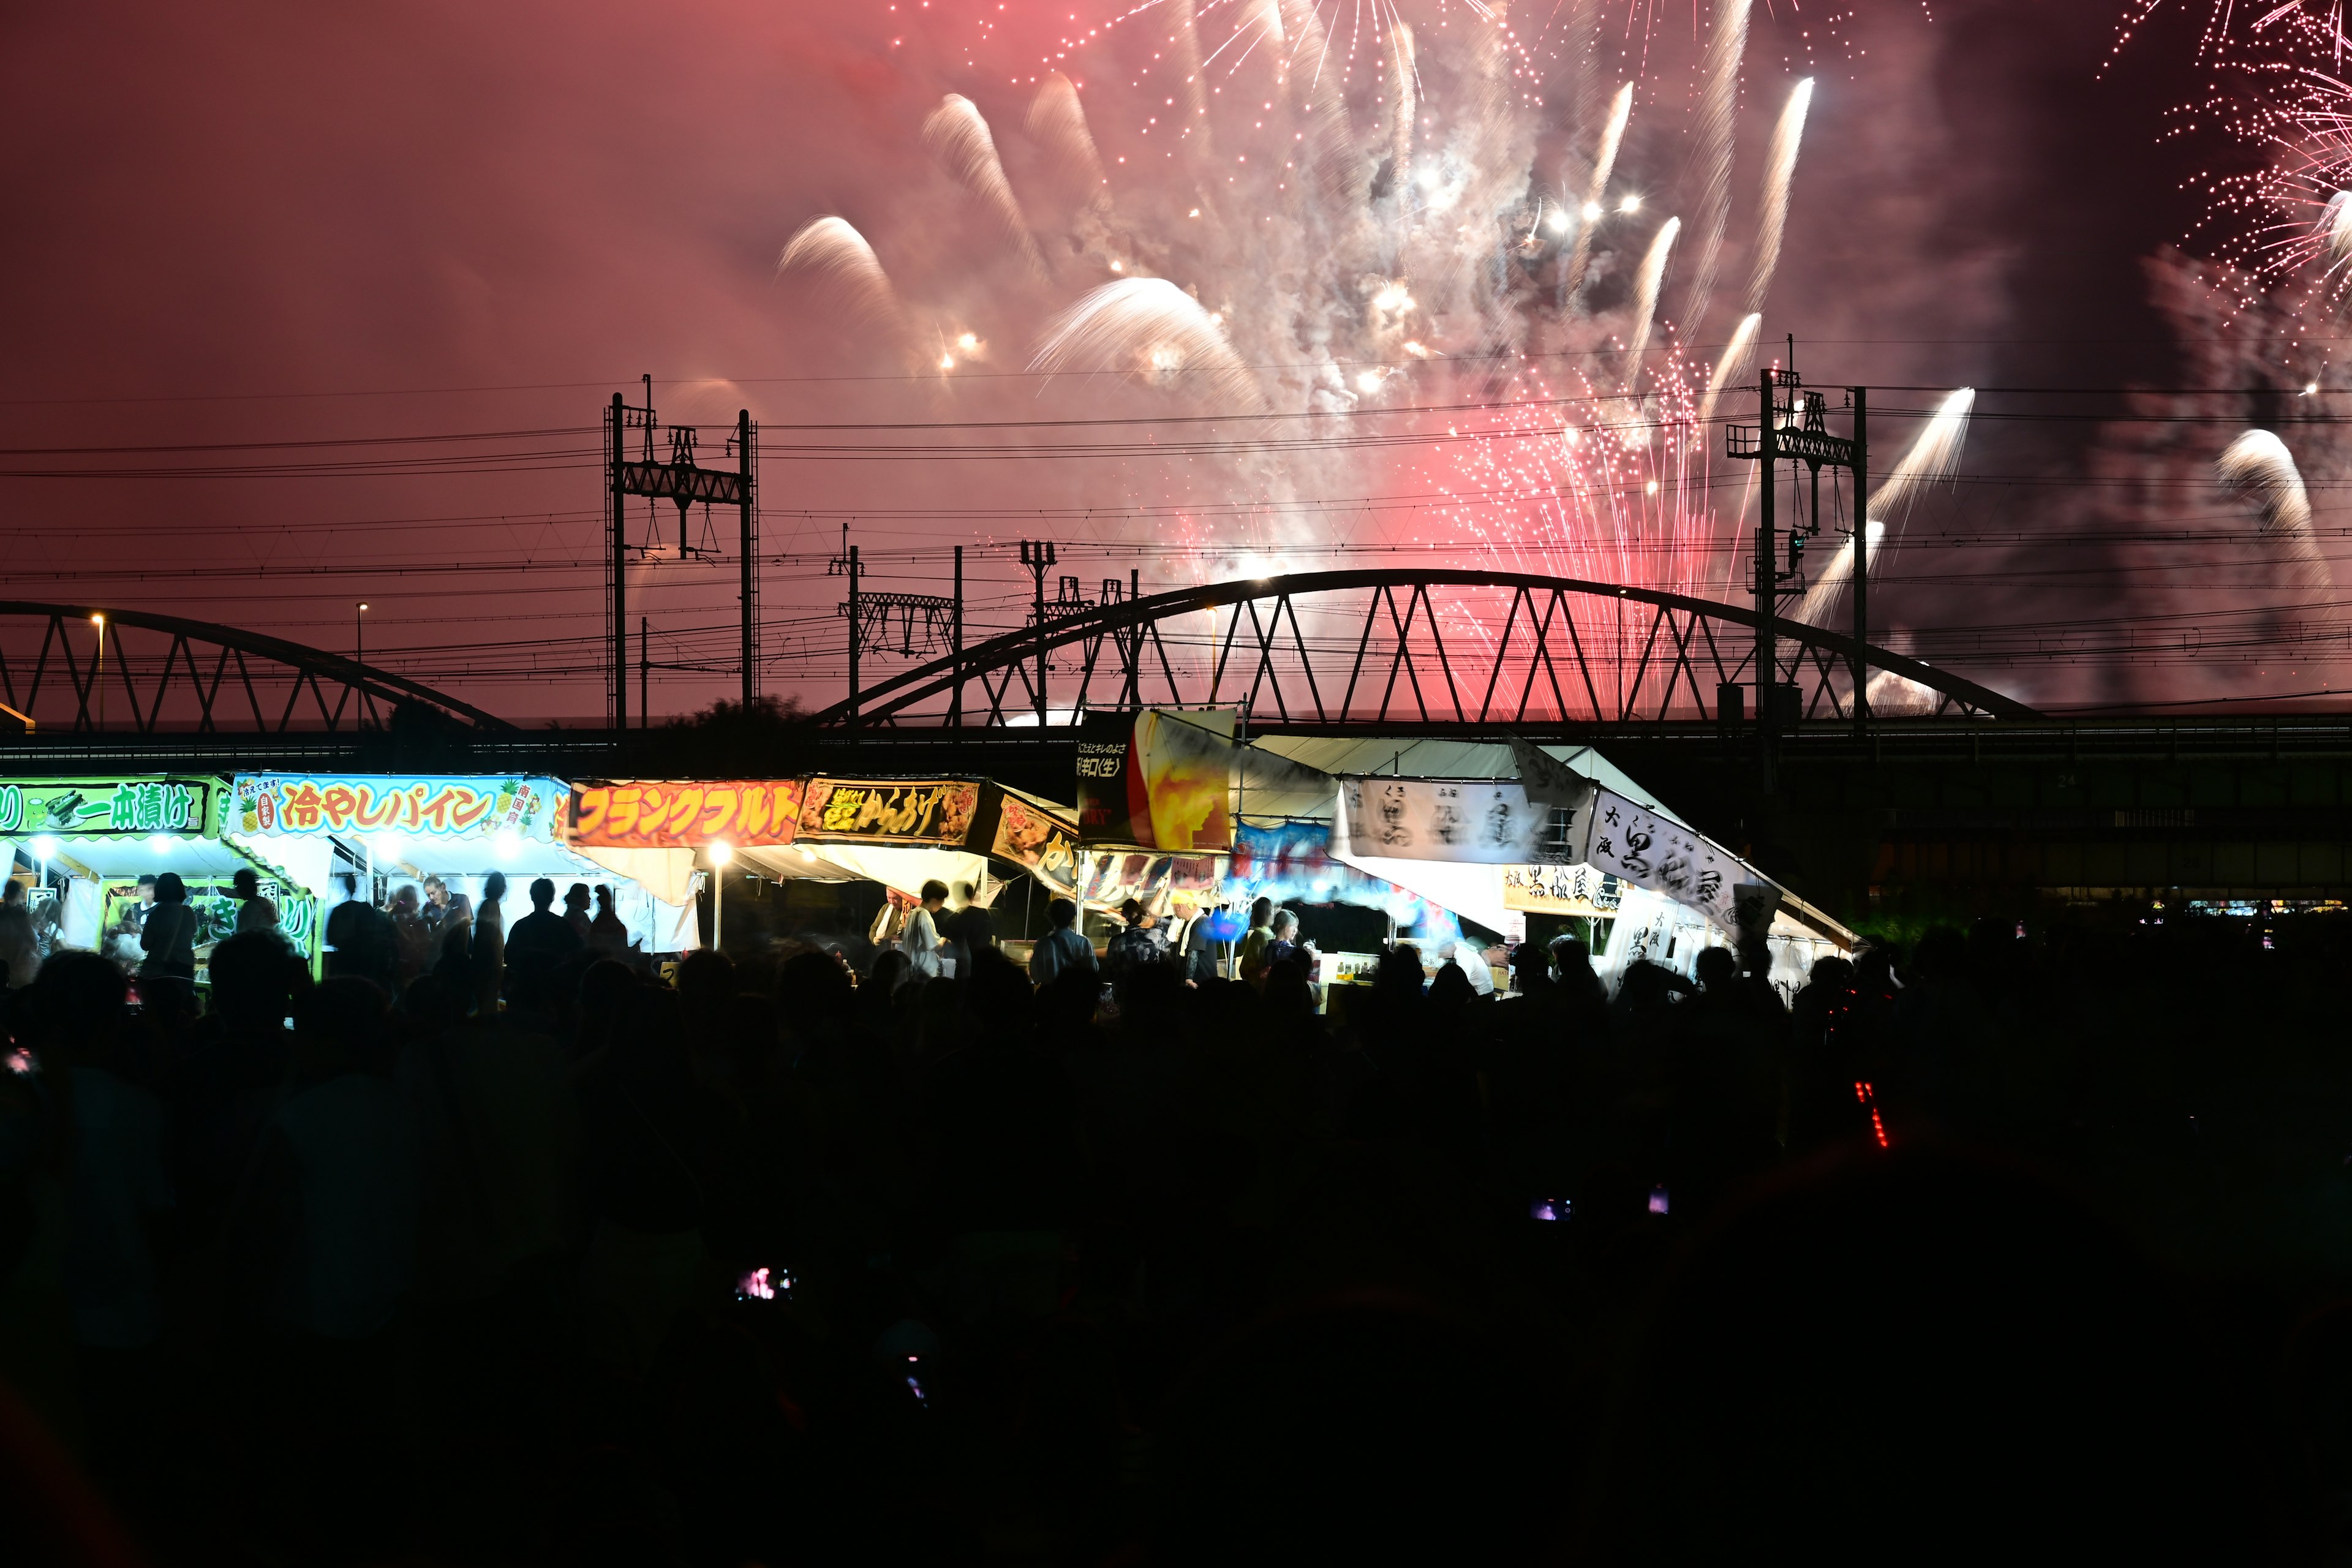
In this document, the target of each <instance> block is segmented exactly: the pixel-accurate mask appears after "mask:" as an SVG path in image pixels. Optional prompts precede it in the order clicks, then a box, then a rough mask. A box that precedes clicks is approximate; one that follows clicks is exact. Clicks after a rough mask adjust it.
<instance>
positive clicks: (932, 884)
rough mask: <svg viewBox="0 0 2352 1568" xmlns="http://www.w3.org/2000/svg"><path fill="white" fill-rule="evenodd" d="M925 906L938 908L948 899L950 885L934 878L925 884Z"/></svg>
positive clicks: (933, 908)
mask: <svg viewBox="0 0 2352 1568" xmlns="http://www.w3.org/2000/svg"><path fill="white" fill-rule="evenodd" d="M922 901H923V908H925V909H927V910H936V909H938V908H939V907H940V905H942V904H944V903H946V902H947V901H948V885H947V884H946V883H945V882H941V881H939V880H936V879H934V880H932V881H929V882H926V883H924V884H923V900H922Z"/></svg>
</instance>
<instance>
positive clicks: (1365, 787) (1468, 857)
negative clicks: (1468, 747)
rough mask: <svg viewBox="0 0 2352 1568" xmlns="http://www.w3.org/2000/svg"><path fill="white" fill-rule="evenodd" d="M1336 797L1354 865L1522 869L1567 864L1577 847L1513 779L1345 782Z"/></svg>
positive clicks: (1547, 811)
mask: <svg viewBox="0 0 2352 1568" xmlns="http://www.w3.org/2000/svg"><path fill="white" fill-rule="evenodd" d="M1339 799H1340V803H1341V805H1342V806H1343V807H1344V810H1343V813H1342V822H1343V824H1344V826H1345V830H1346V832H1345V840H1344V842H1345V843H1346V845H1347V853H1349V855H1352V856H1354V857H1356V858H1358V859H1370V858H1386V859H1395V860H1450V861H1454V862H1455V863H1457V864H1463V865H1474V866H1481V865H1483V866H1521V865H1528V864H1538V863H1543V862H1547V861H1554V860H1567V861H1571V862H1572V861H1574V860H1575V859H1577V858H1578V851H1580V849H1581V848H1582V845H1581V843H1580V841H1576V840H1574V839H1573V838H1572V837H1570V835H1569V833H1568V832H1567V830H1565V829H1563V830H1562V831H1559V832H1555V831H1554V830H1553V826H1552V819H1553V818H1554V817H1555V816H1558V815H1559V814H1558V813H1557V812H1556V811H1555V810H1554V809H1553V808H1551V807H1549V806H1543V805H1535V804H1533V803H1531V802H1530V801H1529V800H1528V792H1527V787H1526V786H1525V785H1523V784H1520V783H1519V782H1518V781H1517V780H1516V779H1503V780H1492V781H1483V780H1481V781H1473V780H1465V779H1407V778H1391V777H1385V776H1381V775H1377V774H1375V775H1372V776H1370V777H1349V778H1343V779H1341V780H1340V781H1339ZM1571 820H1572V814H1571Z"/></svg>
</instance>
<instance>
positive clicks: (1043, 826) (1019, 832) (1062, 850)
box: [988, 795, 1078, 897]
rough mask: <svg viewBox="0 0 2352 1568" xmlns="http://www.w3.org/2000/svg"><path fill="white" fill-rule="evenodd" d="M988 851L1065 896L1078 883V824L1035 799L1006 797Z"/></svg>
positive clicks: (1003, 799)
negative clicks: (1051, 810)
mask: <svg viewBox="0 0 2352 1568" xmlns="http://www.w3.org/2000/svg"><path fill="white" fill-rule="evenodd" d="M988 852H989V853H990V854H991V855H993V856H995V857H996V858H998V859H1000V860H1005V861H1010V862H1011V863H1012V864H1013V865H1015V866H1018V867H1020V868H1022V869H1023V870H1024V871H1027V872H1028V873H1029V874H1030V875H1031V876H1032V877H1034V878H1035V879H1037V880H1038V881H1040V882H1042V883H1044V884H1045V886H1046V887H1048V888H1051V889H1054V891H1055V892H1057V893H1060V894H1062V895H1063V896H1065V897H1067V896H1068V895H1069V893H1070V891H1071V889H1074V888H1075V887H1076V885H1077V875H1078V825H1077V824H1076V823H1075V822H1072V821H1071V820H1070V819H1069V818H1067V817H1066V816H1058V815H1056V814H1055V813H1054V812H1050V811H1047V810H1046V809H1045V807H1044V806H1041V805H1037V804H1036V803H1035V802H1034V801H1028V800H1024V799H1022V798H1021V797H1020V796H1019V795H1003V797H1002V799H1001V800H1000V801H999V803H998V807H997V816H996V832H995V834H994V836H993V837H992V838H991V840H990V842H989V846H988Z"/></svg>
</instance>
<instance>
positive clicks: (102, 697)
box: [26, 615, 106, 730]
mask: <svg viewBox="0 0 2352 1568" xmlns="http://www.w3.org/2000/svg"><path fill="white" fill-rule="evenodd" d="M89 624H90V625H91V626H96V627H97V628H98V676H97V680H98V727H99V728H100V729H101V730H103V729H105V728H106V617H105V616H102V615H100V616H90V618H89ZM26 706H27V707H30V706H31V704H30V703H27V704H26Z"/></svg>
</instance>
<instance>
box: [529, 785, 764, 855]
mask: <svg viewBox="0 0 2352 1568" xmlns="http://www.w3.org/2000/svg"><path fill="white" fill-rule="evenodd" d="M800 813H801V781H800V780H798V779H726V780H720V781H719V782H716V783H711V784H666V783H647V782H646V781H645V780H642V779H631V780H627V781H625V782H623V783H618V784H594V785H585V784H583V785H575V786H573V788H572V811H571V816H570V818H569V820H568V821H567V823H566V825H565V827H564V837H566V838H568V839H569V840H570V841H571V842H572V843H574V844H579V845H585V846H588V847H593V848H600V849H698V848H700V847H702V846H704V845H706V844H709V843H711V842H713V841H714V840H718V839H725V840H726V841H727V842H728V843H730V844H733V845H738V846H741V847H756V846H760V845H777V844H790V843H791V842H792V841H793V839H794V838H795V837H798V836H799V833H800Z"/></svg>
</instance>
